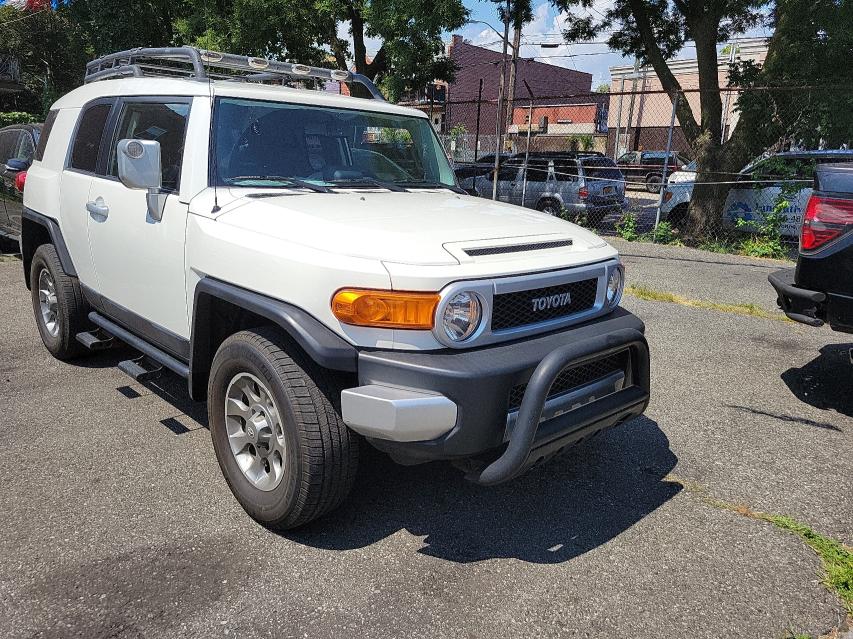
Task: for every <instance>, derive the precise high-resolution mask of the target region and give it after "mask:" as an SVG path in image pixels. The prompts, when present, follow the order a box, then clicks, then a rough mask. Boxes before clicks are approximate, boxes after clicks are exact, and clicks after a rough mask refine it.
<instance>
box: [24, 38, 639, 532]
mask: <svg viewBox="0 0 853 639" xmlns="http://www.w3.org/2000/svg"><path fill="white" fill-rule="evenodd" d="M152 76H156V77H152ZM164 76H171V77H164ZM269 81H272V82H278V84H279V86H274V85H270V84H269V83H268V82H269ZM312 81H313V82H315V83H316V82H322V83H328V82H329V81H337V82H343V83H351V84H352V85H353V86H354V87H356V86H359V85H360V89H359V90H360V91H361V92H362V93H363V94H370V95H372V96H373V99H362V98H356V97H349V96H343V95H338V94H337V93H334V92H331V91H328V90H305V89H300V88H289V87H285V86H280V85H281V84H283V83H285V82H287V83H291V84H292V83H305V82H312ZM21 252H22V255H23V262H24V273H25V278H26V283H27V286H28V287H30V289H31V291H32V301H33V310H34V312H35V317H36V322H37V324H38V329H39V332H40V333H41V337H42V339H43V341H44V344H45V346H46V347H47V348H48V350H49V351H50V352H51V353H53V355H55V356H56V357H58V358H60V359H70V358H72V357H74V356H78V355H80V354H81V353H83V352H86V351H87V350H95V349H99V348H105V347H107V346H109V345H110V344H112V343H113V342H114V340H116V339H117V340H120V341H122V342H126V343H127V344H129V345H130V346H132V347H133V348H134V349H136V350H137V351H139V352H140V353H142V355H141V356H140V357H138V358H136V359H132V360H127V361H123V362H121V363H120V364H119V366H120V368H121V369H122V370H124V371H125V372H128V373H130V374H131V375H132V376H134V377H135V378H137V379H143V378H144V377H146V376H147V375H150V374H152V373H154V372H155V371H157V370H158V369H159V368H160V367H165V368H166V369H169V370H171V371H174V372H175V373H177V374H178V375H180V376H183V377H185V378H187V380H188V385H189V392H190V395H191V397H192V398H193V399H196V400H203V399H205V398H206V400H207V405H208V417H209V425H210V431H211V435H212V438H213V445H214V448H215V450H216V455H217V458H218V460H219V464H220V466H221V468H222V472H223V474H224V475H225V478H226V480H227V481H228V484H229V485H230V487H231V490H232V491H233V493H234V495H235V496H236V498H237V499H238V501H239V502H240V504H241V505H242V506H243V507H244V508H245V510H246V511H247V512H248V513H249V514H250V515H251V516H252V517H254V518H255V519H256V520H258V521H259V522H261V523H262V524H264V525H267V526H270V527H275V528H289V527H294V526H298V525H300V524H304V523H305V522H308V521H310V520H312V519H314V518H316V517H318V516H320V515H322V514H323V513H325V512H328V511H329V510H331V509H332V508H334V507H335V506H337V505H338V504H339V503H340V502H341V501H342V500H343V499H344V498H345V497H346V495H347V492H348V491H349V489H350V487H351V485H352V482H353V479H354V476H355V473H356V466H357V462H358V446H359V444H360V442H361V440H362V439H363V440H366V441H367V442H369V443H370V444H372V445H373V446H375V447H377V448H379V449H380V450H382V451H385V452H387V453H389V454H390V455H391V456H392V457H393V458H394V459H395V460H397V461H399V462H401V463H417V462H423V461H429V460H436V459H443V460H450V461H453V462H455V463H456V465H457V466H460V467H461V468H463V469H464V470H465V471H466V472H467V474H468V477H469V478H470V479H472V480H473V481H476V482H479V483H481V484H495V483H498V482H501V481H505V480H507V479H510V478H512V477H514V476H516V475H518V474H519V473H521V472H522V471H524V470H525V469H527V468H528V467H530V466H531V465H533V464H536V463H539V462H540V461H542V460H543V459H546V458H548V457H551V456H552V455H554V454H556V453H559V452H560V451H562V450H563V449H564V448H566V447H567V446H569V445H570V444H572V443H574V442H577V441H579V440H581V439H583V438H585V437H587V436H589V435H592V434H594V433H596V432H598V431H600V430H602V429H605V428H608V427H610V426H615V425H617V424H620V423H622V422H624V421H626V420H628V419H631V418H632V417H635V416H637V415H639V414H641V413H642V412H643V410H644V409H645V407H646V405H647V403H648V399H649V355H648V348H647V345H646V341H645V339H644V337H643V330H644V327H643V323H642V322H641V321H640V320H639V319H637V318H636V317H635V316H633V315H632V314H630V313H628V312H627V311H625V310H623V309H622V308H620V307H619V306H618V304H619V300H620V296H621V293H622V283H623V270H622V266H621V265H620V262H619V258H618V255H617V253H616V251H615V250H614V249H613V248H611V247H610V246H609V245H608V244H606V243H605V242H604V241H602V240H601V239H600V238H599V237H597V236H596V235H594V234H593V233H591V232H589V231H587V230H584V229H582V228H580V227H578V226H575V225H573V224H569V223H568V222H564V221H562V220H560V219H558V218H555V217H552V216H550V215H547V214H543V213H538V212H535V211H530V210H527V209H522V208H519V207H516V206H511V205H508V204H503V203H499V202H492V201H489V200H484V199H479V198H476V197H471V196H468V195H466V194H465V193H464V192H462V191H461V190H460V189H459V188H458V186H457V185H456V182H455V178H454V174H453V171H452V170H451V167H450V165H449V163H448V160H447V157H446V155H445V153H444V152H443V150H442V147H441V144H440V142H439V139H438V137H437V136H436V134H435V132H434V130H433V129H432V127H431V125H430V122H429V120H428V119H427V118H426V117H425V115H424V114H423V113H421V112H419V111H416V110H413V109H408V108H402V107H398V106H394V105H391V104H388V103H386V102H385V101H384V100H382V98H381V96H380V95H379V93H378V92H377V91H376V88H375V87H374V86H373V84H372V83H370V81H369V80H367V79H366V78H363V77H361V76H358V75H357V74H353V73H349V72H347V71H330V70H328V69H319V68H313V67H307V66H304V65H298V64H288V63H280V62H272V61H268V60H263V59H259V58H247V57H242V56H236V55H231V54H221V53H213V52H207V51H198V50H196V49H192V48H172V49H136V50H132V51H126V52H122V53H118V54H114V55H110V56H106V57H104V58H101V59H99V60H96V61H94V62H92V63H90V64H89V67H88V69H87V77H86V83H85V84H84V86H82V87H80V88H78V89H76V90H74V91H72V92H71V93H69V94H68V95H66V96H64V97H63V98H61V99H60V100H59V101H58V102H56V104H54V105H53V107H52V109H51V111H50V114H49V116H48V118H47V121H46V123H45V126H44V130H43V133H42V136H41V139H40V141H39V145H38V149H37V151H36V155H35V160H34V162H33V164H32V166H31V167H30V169H29V171H28V174H27V178H26V187H25V191H24V211H23V225H22V234H21Z"/></svg>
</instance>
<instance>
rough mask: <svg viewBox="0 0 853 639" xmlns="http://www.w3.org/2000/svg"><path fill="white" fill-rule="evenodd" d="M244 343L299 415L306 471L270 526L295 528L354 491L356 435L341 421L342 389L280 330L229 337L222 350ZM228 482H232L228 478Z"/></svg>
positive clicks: (260, 330)
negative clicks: (288, 507)
mask: <svg viewBox="0 0 853 639" xmlns="http://www.w3.org/2000/svg"><path fill="white" fill-rule="evenodd" d="M238 341H239V342H243V343H246V344H247V345H249V346H250V347H251V348H252V349H253V350H255V351H256V352H258V353H259V354H260V355H261V356H262V357H263V358H264V359H266V360H267V362H268V363H269V364H270V365H271V366H272V368H273V370H274V371H276V373H277V374H278V375H279V377H280V379H281V381H282V385H283V386H284V388H285V392H286V394H287V396H288V397H287V399H288V401H289V402H290V405H291V408H292V410H293V412H294V415H295V417H296V424H295V425H296V428H297V429H298V435H299V441H300V444H301V445H300V456H301V463H302V467H303V470H304V472H303V473H302V476H301V484H300V486H299V488H298V491H297V496H296V503H295V504H294V506H293V508H292V509H291V510H290V512H289V513H288V514H287V516H286V517H285V518H283V519H281V520H279V521H274V522H268V521H267V522H263V523H264V524H265V525H268V526H270V527H271V528H277V529H286V528H295V527H298V526H301V525H304V524H306V523H308V522H309V521H312V520H314V519H317V518H318V517H321V516H322V515H324V514H326V513H328V512H330V511H331V510H334V509H335V508H337V507H338V506H339V505H340V504H341V502H343V501H344V499H346V497H347V496H348V495H349V492H350V490H351V488H352V485H353V482H354V480H355V477H356V472H357V469H358V441H356V438H357V435H356V434H355V433H353V432H352V431H350V430H349V428H348V427H347V426H346V424H344V422H343V420H342V418H341V417H340V407H339V406H338V403H339V398H340V395H339V390H340V389H339V386H338V384H337V383H336V382H335V380H334V379H332V377H331V376H330V375H329V372H328V371H326V370H325V369H323V368H321V367H319V366H316V365H314V364H313V362H310V361H309V360H308V359H307V358H306V357H305V356H304V355H303V354H302V353H301V352H300V351H299V350H298V348H294V347H289V346H291V345H290V344H288V341H289V340H288V338H287V337H286V336H285V335H284V334H283V333H282V332H281V331H280V330H279V329H278V328H276V327H272V326H269V327H261V328H257V329H253V330H247V331H241V332H239V333H235V334H234V335H232V336H230V337H229V338H228V339H226V340H225V342H223V344H222V346H221V347H220V348H225V347H226V346H227V345H229V344H232V343H234V342H238ZM226 479H227V478H226Z"/></svg>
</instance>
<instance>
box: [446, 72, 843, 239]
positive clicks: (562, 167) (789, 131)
mask: <svg viewBox="0 0 853 639" xmlns="http://www.w3.org/2000/svg"><path fill="white" fill-rule="evenodd" d="M629 88H630V87H629ZM851 98H853V89H849V88H848V89H843V88H832V89H826V88H823V89H817V88H809V87H799V88H797V89H793V88H775V89H773V90H769V89H753V90H749V91H746V90H735V89H731V90H725V91H722V92H720V93H718V94H710V95H709V94H702V93H700V91H699V90H693V91H690V90H685V91H683V92H679V93H678V94H677V98H676V100H673V99H671V98H670V95H669V94H667V93H666V92H664V91H660V90H658V91H620V92H614V93H591V94H585V95H571V96H550V97H528V98H526V99H518V98H516V99H515V100H513V101H505V103H504V104H502V105H500V107H501V108H500V109H499V105H498V103H497V101H495V100H464V101H462V100H460V101H455V102H453V101H450V102H446V103H445V104H444V105H442V106H443V112H442V118H441V120H440V134H441V138H442V140H443V142H444V144H445V146H446V149H447V153H448V155H449V156H450V157H451V158H452V159H453V162H454V164H455V168H456V172H457V177H458V180H459V183H460V186H462V187H463V188H464V189H466V190H467V191H468V192H470V193H472V194H475V195H479V196H481V197H487V198H495V199H498V200H502V201H505V202H509V203H513V204H518V205H521V206H525V207H529V208H534V209H538V210H541V211H546V212H548V213H552V214H555V215H560V216H562V217H565V218H566V219H569V220H572V221H577V222H579V223H581V224H583V225H585V226H587V227H589V228H592V229H594V230H595V231H596V232H598V233H600V234H604V235H613V234H618V235H621V236H623V237H625V238H627V239H638V238H640V237H645V238H648V239H652V240H654V241H661V242H672V241H679V240H680V239H682V238H683V239H686V238H690V240H691V241H694V242H700V243H701V242H706V243H707V242H718V243H726V242H728V243H732V244H734V243H737V244H739V245H742V244H743V243H747V244H749V243H753V244H756V245H757V249H756V251H755V252H757V253H758V254H761V253H762V251H763V249H762V243H765V244H768V243H769V244H771V245H773V246H771V248H770V249H767V250H766V253H767V254H773V253H774V252H775V253H779V252H784V245H785V244H786V243H795V242H796V240H797V237H798V234H799V229H800V224H801V221H802V215H803V211H804V210H805V207H806V203H807V201H808V197H809V194H810V188H811V184H812V175H813V172H814V167H815V165H816V164H818V163H823V162H846V161H853V151H848V150H847V149H848V148H849V146H850V144H851V142H853V115H851V112H850V109H849V106H848V107H844V104H848V105H849V103H850V100H851ZM433 108H435V106H434V107H433ZM703 109H704V110H707V111H709V112H713V111H715V110H716V109H718V110H719V111H718V112H719V113H720V117H719V118H718V122H717V123H716V125H717V126H719V143H718V144H715V143H713V141H712V143H711V144H709V143H708V138H709V136H708V135H707V133H706V134H704V135H703V134H702V132H701V131H700V130H699V127H698V126H697V125H696V124H694V123H693V122H691V121H690V120H691V119H695V120H699V118H700V114H701V113H702V112H703ZM691 112H692V116H693V118H690V117H689V116H690V114H691ZM681 119H684V120H685V121H686V122H687V124H686V125H685V126H682V124H681ZM712 119H713V118H712ZM433 121H434V122H436V119H434V120H433ZM496 168H497V170H496ZM775 245H778V248H774V246H775Z"/></svg>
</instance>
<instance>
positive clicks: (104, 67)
mask: <svg viewBox="0 0 853 639" xmlns="http://www.w3.org/2000/svg"><path fill="white" fill-rule="evenodd" d="M147 76H160V77H163V76H165V77H178V78H186V79H190V80H198V81H201V82H207V81H208V80H228V81H232V82H269V81H271V80H275V81H281V82H283V83H286V82H292V81H297V80H306V79H309V78H310V79H314V80H333V81H335V82H354V83H356V84H360V85H362V86H363V87H364V88H365V89H367V91H368V92H369V93H370V95H371V97H372V98H373V99H374V100H382V101H384V100H385V98H383V97H382V94H381V93H380V92H379V89H377V88H376V85H375V84H373V82H371V81H370V80H369V79H368V78H367V77H366V76H364V75H362V74H360V73H353V72H351V71H345V70H342V69H324V68H322V67H311V66H308V65H307V64H297V63H291V62H278V61H276V60H268V59H267V58H254V57H251V56H245V55H236V54H233V53H220V52H218V51H206V50H204V49H196V48H195V47H162V48H143V47H140V48H137V49H129V50H127V51H119V52H118V53H111V54H109V55H105V56H103V57H100V58H98V59H97V60H93V61H92V62H89V63H88V64H87V65H86V76H85V78H84V81H85V82H86V83H89V82H96V81H98V80H106V79H109V78H126V77H147Z"/></svg>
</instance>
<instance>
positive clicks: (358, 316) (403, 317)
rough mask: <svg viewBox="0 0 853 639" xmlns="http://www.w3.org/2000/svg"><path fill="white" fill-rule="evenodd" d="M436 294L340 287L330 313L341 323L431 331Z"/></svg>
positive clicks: (436, 302)
mask: <svg viewBox="0 0 853 639" xmlns="http://www.w3.org/2000/svg"><path fill="white" fill-rule="evenodd" d="M438 301H439V296H438V293H412V292H405V291H383V290H373V289H357V288H344V289H341V290H339V291H338V292H337V293H335V295H334V297H332V314H333V315H334V316H335V317H337V318H338V320H340V321H341V322H343V323H344V324H352V325H354V326H372V327H375V328H408V329H420V330H431V329H432V327H433V326H434V323H435V308H436V306H437V305H438Z"/></svg>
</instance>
